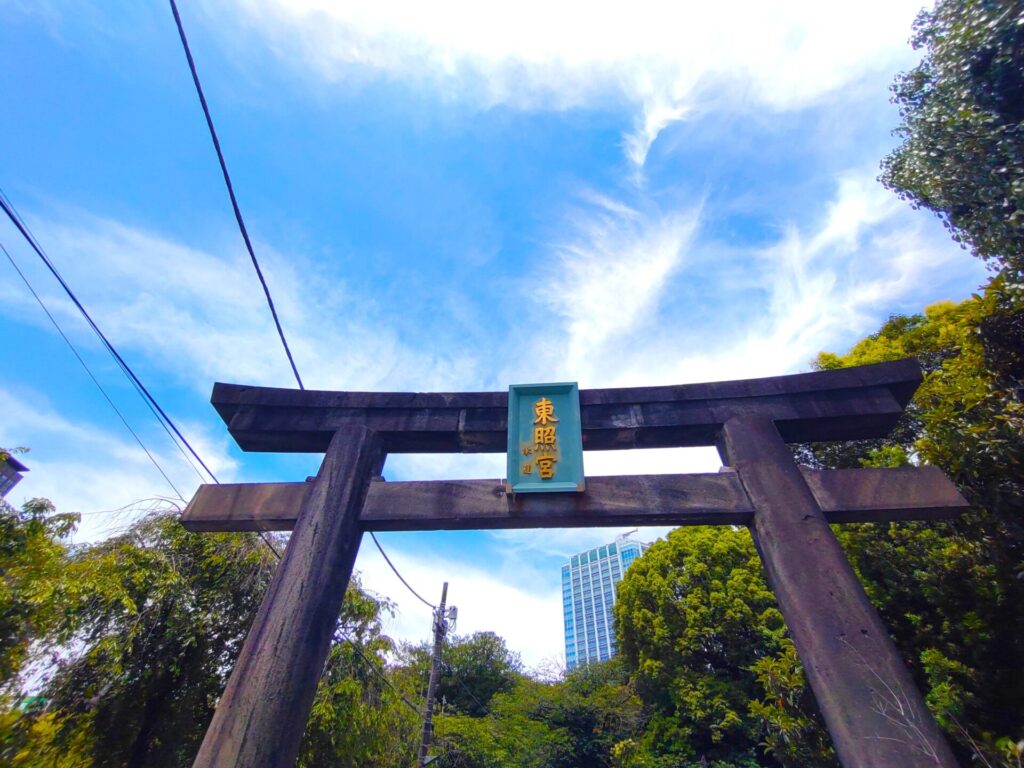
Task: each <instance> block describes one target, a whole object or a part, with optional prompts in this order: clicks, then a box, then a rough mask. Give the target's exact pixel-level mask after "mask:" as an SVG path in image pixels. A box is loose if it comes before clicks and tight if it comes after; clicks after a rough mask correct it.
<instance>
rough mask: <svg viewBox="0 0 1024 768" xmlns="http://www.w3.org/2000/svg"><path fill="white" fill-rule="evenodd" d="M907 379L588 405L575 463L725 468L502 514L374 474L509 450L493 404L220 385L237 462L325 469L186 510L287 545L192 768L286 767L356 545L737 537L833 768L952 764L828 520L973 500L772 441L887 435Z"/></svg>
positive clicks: (868, 376)
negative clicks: (672, 456)
mask: <svg viewBox="0 0 1024 768" xmlns="http://www.w3.org/2000/svg"><path fill="white" fill-rule="evenodd" d="M920 382H921V371H920V368H919V366H918V365H917V363H916V362H915V361H913V360H901V361H897V362H891V363H882V364H879V365H871V366H861V367H857V368H846V369H842V370H836V371H824V372H815V373H804V374H797V375H793V376H778V377H774V378H766V379H750V380H745V381H728V382H718V383H710V384H688V385H682V386H666V387H640V388H630V389H593V390H584V391H581V392H580V409H581V417H582V427H583V446H584V448H585V449H587V450H592V451H600V450H619V449H625V448H665V447H681V446H702V445H716V446H717V447H718V450H719V452H720V454H721V456H722V459H723V463H724V464H725V465H726V467H725V468H724V469H723V471H722V472H719V473H715V474H681V475H639V476H623V477H593V478H588V479H587V484H586V491H585V492H583V493H571V494H550V495H548V494H533V495H517V496H515V497H513V496H510V495H506V493H505V490H504V485H503V484H502V482H501V481H500V480H455V481H425V482H383V480H382V478H381V477H380V473H381V470H382V468H383V466H384V460H385V458H386V456H387V454H388V453H454V452H462V453H502V452H504V451H505V447H506V430H507V402H508V400H507V398H508V395H507V393H504V392H472V393H469V392H467V393H449V394H442V393H432V394H417V393H380V392H375V393H369V392H323V391H321V392H318V391H308V390H307V391H299V390H289V389H272V388H268V387H247V386H239V385H234V384H216V385H215V386H214V389H213V397H212V402H213V405H214V407H215V408H216V409H217V411H218V413H219V414H220V415H221V417H222V418H223V419H224V422H225V423H226V424H227V427H228V430H229V431H230V432H231V434H232V436H233V437H234V438H235V440H236V441H237V442H238V445H239V446H240V447H241V448H242V450H245V451H279V452H323V453H324V454H325V455H324V460H323V464H322V465H321V467H320V471H319V473H318V474H317V476H316V477H315V478H310V479H309V480H307V481H306V482H297V483H259V484H255V483H246V484H239V485H219V486H215V485H206V486H202V487H201V488H200V489H199V491H198V492H197V493H196V495H195V497H194V498H193V500H192V501H191V503H190V504H189V505H188V508H187V509H186V510H185V513H184V515H183V518H182V520H183V523H184V525H185V526H186V527H187V528H188V529H189V530H193V531H256V530H263V531H267V530H275V531H283V530H291V531H292V536H291V540H290V541H289V544H288V547H287V549H286V550H285V553H284V556H283V558H282V560H281V563H280V565H279V566H278V568H277V571H276V573H275V574H274V578H273V581H272V583H271V585H270V588H269V590H268V592H267V595H266V597H265V598H264V600H263V604H262V605H261V606H260V610H259V613H258V615H257V617H256V619H255V621H254V623H253V626H252V628H251V630H250V632H249V635H248V637H247V638H246V640H245V644H244V646H243V648H242V651H241V654H240V655H239V657H238V661H237V662H236V664H235V668H234V670H233V671H232V673H231V678H230V680H229V681H228V684H227V687H226V689H225V690H224V694H223V695H222V697H221V699H220V701H219V703H218V705H217V709H216V712H215V714H214V716H213V720H212V722H211V724H210V726H209V729H208V730H207V732H206V737H205V739H204V740H203V744H202V747H201V748H200V751H199V754H198V756H197V757H196V760H195V763H194V765H195V766H202V767H203V768H207V767H210V766H216V767H217V768H235V767H236V766H244V767H245V768H264V767H267V768H269V767H271V766H273V767H274V768H278V767H281V768H283V767H285V766H288V767H290V766H292V765H294V763H295V760H296V757H297V754H298V749H299V743H300V740H301V738H302V734H303V731H304V729H305V725H306V719H307V717H308V714H309V710H310V708H311V707H312V703H313V696H314V693H315V690H316V686H317V683H318V681H319V679H320V675H321V673H322V671H323V666H324V663H325V660H326V657H327V653H328V650H329V646H330V642H331V636H332V633H333V631H334V629H335V625H336V622H337V620H338V615H339V613H340V610H341V602H342V597H343V596H344V593H345V589H346V586H347V585H348V581H349V578H350V576H351V574H352V567H353V564H354V562H355V559H356V554H357V552H358V550H359V542H360V539H361V537H362V533H363V532H364V531H368V530H369V531H407V530H448V529H470V528H477V529H488V528H489V529H494V528H548V527H552V528H553V527H589V526H629V527H634V526H642V525H746V526H747V527H748V528H749V529H750V532H751V534H752V535H753V537H754V543H755V544H756V546H757V551H758V552H759V553H760V556H761V560H762V562H763V564H764V569H765V573H766V575H767V579H768V583H769V584H770V586H771V588H772V590H773V591H774V593H775V596H776V598H777V599H778V603H779V608H780V609H781V611H782V614H783V616H784V617H785V620H786V625H787V627H788V628H789V631H790V634H791V635H792V637H793V642H794V643H795V645H796V649H797V651H798V653H799V655H800V658H801V660H802V661H803V666H804V670H805V673H806V675H807V680H808V682H809V683H810V686H811V689H812V690H813V691H814V695H815V698H816V699H817V702H818V706H819V708H820V710H821V713H822V715H823V716H824V718H825V722H826V724H827V725H828V729H829V732H830V733H831V735H832V740H833V743H834V745H835V748H836V752H837V753H838V755H839V759H840V760H841V762H842V764H843V765H844V766H845V767H846V768H854V767H856V768H890V767H891V768H918V767H921V768H923V767H924V766H943V767H944V768H954V766H956V761H955V759H954V757H953V755H952V753H951V751H950V749H949V746H948V744H947V743H946V741H945V739H944V737H943V735H942V733H941V732H940V730H939V728H938V726H937V725H936V723H935V721H934V719H933V718H932V716H931V714H930V713H929V712H928V710H927V708H926V707H925V704H924V701H923V700H922V697H921V695H920V693H919V692H918V691H917V689H916V687H915V685H914V682H913V680H912V678H911V676H910V674H909V672H908V670H907V668H906V666H905V664H904V662H903V660H902V659H901V658H900V655H899V653H898V651H897V650H896V648H895V646H894V645H893V643H892V640H891V639H890V637H889V634H888V632H887V630H886V628H885V626H884V625H883V623H882V621H881V619H880V618H879V616H878V613H877V612H876V611H875V609H874V607H873V606H872V605H871V603H870V601H869V600H868V598H867V595H866V594H865V593H864V589H863V587H862V586H861V584H860V583H859V581H858V580H857V577H856V575H855V574H854V572H853V570H852V568H851V567H850V564H849V562H848V561H847V560H846V558H845V556H844V554H843V551H842V549H841V548H840V546H839V544H838V542H837V541H836V538H835V536H834V535H833V533H832V531H831V529H830V528H829V523H855V522H878V521H889V520H933V519H939V518H946V517H951V516H953V515H955V514H957V513H959V512H962V511H963V510H964V509H965V508H966V507H967V503H966V502H965V501H964V499H963V498H962V497H961V496H960V494H959V493H958V492H957V490H956V488H955V487H954V486H953V485H952V483H950V482H949V480H947V479H946V478H945V477H944V476H943V474H942V473H941V472H940V471H939V470H937V469H935V468H933V467H920V468H918V467H913V468H902V469H854V470H824V471H815V470H808V469H804V468H801V467H799V466H798V465H797V464H796V463H795V461H794V460H793V456H792V454H791V452H790V450H789V448H788V447H787V445H786V444H787V443H795V442H817V441H828V440H852V439H861V438H879V437H884V436H885V435H886V434H887V433H888V432H889V430H891V429H892V427H893V425H894V424H895V423H896V420H897V419H898V418H899V416H900V414H901V413H902V411H903V409H904V407H905V406H906V404H907V402H908V401H909V400H910V397H911V395H912V394H913V392H914V391H915V389H916V388H917V386H918V385H919V384H920Z"/></svg>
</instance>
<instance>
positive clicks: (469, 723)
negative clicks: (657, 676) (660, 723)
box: [437, 659, 646, 768]
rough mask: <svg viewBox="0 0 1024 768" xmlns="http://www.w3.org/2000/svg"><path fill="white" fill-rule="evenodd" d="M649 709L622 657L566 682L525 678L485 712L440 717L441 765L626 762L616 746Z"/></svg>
mask: <svg viewBox="0 0 1024 768" xmlns="http://www.w3.org/2000/svg"><path fill="white" fill-rule="evenodd" d="M645 721H646V714H645V711H644V709H643V705H642V703H641V701H640V700H639V698H638V697H637V696H636V695H635V694H634V692H633V690H632V687H631V685H630V683H629V680H628V676H627V675H626V673H625V670H624V669H623V667H622V665H621V664H620V663H619V662H618V661H617V660H614V659H613V660H612V661H610V662H605V663H603V664H593V665H590V666H588V667H584V668H582V669H579V670H576V671H574V672H571V673H570V674H569V675H567V676H566V679H565V680H564V681H561V682H558V683H542V682H538V681H535V680H531V679H529V678H525V677H520V678H519V679H518V680H517V682H516V684H515V686H514V687H513V688H512V689H511V690H510V691H507V692H503V693H499V694H497V695H496V696H495V697H494V700H493V702H492V707H491V711H490V712H489V714H487V715H486V716H484V717H470V716H467V715H462V714H454V715H451V714H445V715H443V716H441V717H439V718H438V719H437V734H438V749H437V752H438V754H439V760H438V765H439V766H443V767H444V768H507V767H508V766H520V767H521V768H590V767H591V766H611V765H625V764H624V763H618V762H616V760H617V758H616V754H617V752H621V751H622V749H623V746H622V745H628V744H629V742H630V740H631V739H635V738H637V737H638V736H639V734H640V733H641V731H642V729H643V726H644V723H645Z"/></svg>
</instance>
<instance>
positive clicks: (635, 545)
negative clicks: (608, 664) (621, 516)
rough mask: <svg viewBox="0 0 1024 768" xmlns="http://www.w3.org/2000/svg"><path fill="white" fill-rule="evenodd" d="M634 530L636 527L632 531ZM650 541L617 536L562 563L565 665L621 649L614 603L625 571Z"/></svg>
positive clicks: (571, 666) (598, 658)
mask: <svg viewBox="0 0 1024 768" xmlns="http://www.w3.org/2000/svg"><path fill="white" fill-rule="evenodd" d="M631 533H632V531H631ZM648 546H649V545H647V544H645V543H643V542H641V541H636V540H635V539H631V538H629V534H628V533H627V534H624V535H622V536H618V537H616V539H615V541H614V542H612V543H611V544H605V545H604V546H600V547H595V548H594V549H588V550H587V551H586V552H580V553H579V554H578V555H573V556H572V557H571V558H570V559H569V562H567V563H566V564H565V565H563V566H562V608H563V613H564V616H565V665H566V667H567V668H569V669H575V668H576V667H578V666H580V665H581V664H588V663H590V662H592V661H604V660H605V659H610V658H611V657H612V656H614V655H615V653H616V651H617V650H618V648H617V646H616V643H615V630H614V628H613V627H612V606H613V605H615V593H616V588H617V586H618V583H619V582H620V581H622V575H623V574H624V573H625V572H626V569H627V568H629V566H630V565H632V563H633V561H634V560H636V559H637V558H638V557H640V555H641V554H643V551H644V550H645V549H647V547H648Z"/></svg>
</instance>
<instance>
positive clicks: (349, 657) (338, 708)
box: [298, 583, 421, 768]
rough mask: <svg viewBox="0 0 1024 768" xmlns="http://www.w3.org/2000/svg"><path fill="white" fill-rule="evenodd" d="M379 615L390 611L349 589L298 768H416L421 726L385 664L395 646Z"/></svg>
mask: <svg viewBox="0 0 1024 768" xmlns="http://www.w3.org/2000/svg"><path fill="white" fill-rule="evenodd" d="M382 608H383V609H385V610H387V609H388V608H389V604H387V603H381V601H379V600H377V599H376V598H374V597H372V596H370V595H368V594H367V593H365V592H363V591H362V590H360V589H359V587H358V583H354V588H353V586H350V588H349V591H348V593H347V594H346V596H345V605H344V607H343V609H342V624H341V627H340V629H339V635H338V637H337V638H336V639H338V640H339V642H336V643H335V644H334V645H333V646H332V647H331V652H330V656H329V657H328V659H327V665H326V668H325V670H324V675H323V677H322V678H321V680H320V685H319V687H318V688H317V693H316V699H315V700H314V702H313V709H312V711H311V712H310V716H309V721H308V723H307V725H306V735H305V739H304V741H303V745H302V752H301V754H300V756H299V762H298V765H299V768H319V766H325V765H330V766H336V768H360V767H361V766H367V765H372V766H375V768H407V767H408V766H410V765H413V764H414V762H415V757H416V753H417V752H416V750H417V747H418V745H419V737H420V725H421V721H420V717H419V714H418V712H417V711H416V709H415V708H414V707H412V706H410V705H411V704H412V701H410V697H412V698H413V700H415V699H416V698H417V695H416V693H415V691H414V689H413V687H412V686H410V685H408V684H407V683H404V682H403V678H402V676H396V675H393V674H391V673H390V672H389V670H388V669H387V667H386V665H385V663H384V656H385V654H389V653H391V652H392V651H394V646H393V644H392V642H391V640H390V639H389V638H387V637H386V636H385V635H383V634H382V624H381V619H382ZM343 637H347V638H348V641H341V638H343ZM406 702H408V704H407V703H406Z"/></svg>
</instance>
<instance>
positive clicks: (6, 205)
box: [0, 190, 219, 482]
mask: <svg viewBox="0 0 1024 768" xmlns="http://www.w3.org/2000/svg"><path fill="white" fill-rule="evenodd" d="M0 208H2V209H3V211H4V213H5V214H7V218H9V219H10V220H11V222H12V223H13V224H14V226H15V227H17V229H18V231H19V232H20V233H21V236H22V237H23V238H25V241H26V242H27V243H28V244H29V245H30V246H32V250H34V251H35V252H36V254H37V255H38V256H39V258H40V259H42V261H43V263H44V264H45V265H46V267H47V269H49V270H50V273H51V274H52V275H53V276H54V277H55V278H57V282H59V283H60V285H61V287H62V288H63V289H64V292H65V293H66V294H67V295H68V298H70V299H71V301H72V303H74V305H75V306H76V307H77V308H78V311H79V312H80V313H81V314H82V317H84V318H85V320H86V322H87V323H88V324H89V327H90V328H92V330H93V332H94V333H95V334H96V335H97V337H99V339H100V341H101V342H103V346H104V347H106V349H107V351H108V352H109V353H110V354H111V355H112V356H113V358H114V360H115V361H117V364H118V366H120V368H121V370H122V371H123V372H124V374H125V375H126V376H127V377H128V378H129V380H130V381H131V382H132V384H133V385H134V386H135V387H136V389H137V390H138V392H139V394H140V395H141V396H142V397H143V399H144V400H145V401H147V403H148V404H149V405H150V406H151V409H155V410H156V414H154V415H157V414H159V415H158V416H157V418H158V420H160V419H162V423H164V424H165V429H166V428H167V427H170V429H171V430H173V432H174V434H175V435H177V436H178V439H179V440H181V442H182V443H183V444H184V445H185V447H186V448H188V450H189V453H191V454H192V455H193V456H194V457H195V459H196V461H198V462H199V464H200V465H201V466H202V467H203V469H204V470H206V473H207V474H208V475H209V476H210V477H211V478H213V480H214V482H219V481H218V480H217V478H216V476H215V475H214V474H213V472H212V471H211V470H210V468H209V467H208V466H206V463H205V462H204V461H203V460H202V458H200V456H199V454H198V453H196V451H195V449H194V448H193V447H192V445H191V444H190V443H189V442H188V440H186V439H185V436H184V435H182V434H181V431H180V430H179V429H178V427H177V426H176V425H175V424H174V422H173V421H172V420H171V417H170V416H168V415H167V413H166V412H165V411H164V409H163V408H161V407H160V404H159V403H158V402H157V401H156V398H154V397H153V395H152V394H150V392H149V390H148V389H146V387H145V385H144V384H143V383H142V381H140V380H139V377H138V376H136V375H135V372H134V371H133V370H132V369H131V366H129V365H128V363H126V362H125V360H124V358H123V357H121V355H120V353H119V352H118V351H117V350H116V349H115V348H114V345H113V344H111V343H110V340H109V339H107V337H106V336H105V335H104V333H103V331H101V330H100V328H99V326H98V325H96V323H95V322H94V321H93V319H92V316H91V315H90V314H89V312H88V311H87V310H86V308H85V307H84V306H83V305H82V302H81V301H79V300H78V297H77V296H76V295H75V292H74V291H72V290H71V287H70V286H69V285H68V284H67V282H66V281H65V280H64V278H63V276H62V275H61V274H60V272H59V271H58V270H57V268H56V267H55V266H54V264H53V262H52V261H50V259H49V257H47V255H46V254H45V253H44V252H43V249H42V246H40V245H39V243H38V242H37V241H36V239H35V237H34V236H33V235H32V234H31V233H30V232H29V231H28V227H27V226H26V225H25V224H24V222H22V220H21V217H20V216H19V215H18V214H17V212H16V211H15V209H14V206H13V204H11V202H10V201H9V200H8V199H7V196H6V195H4V194H3V190H0ZM172 440H173V438H172Z"/></svg>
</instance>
